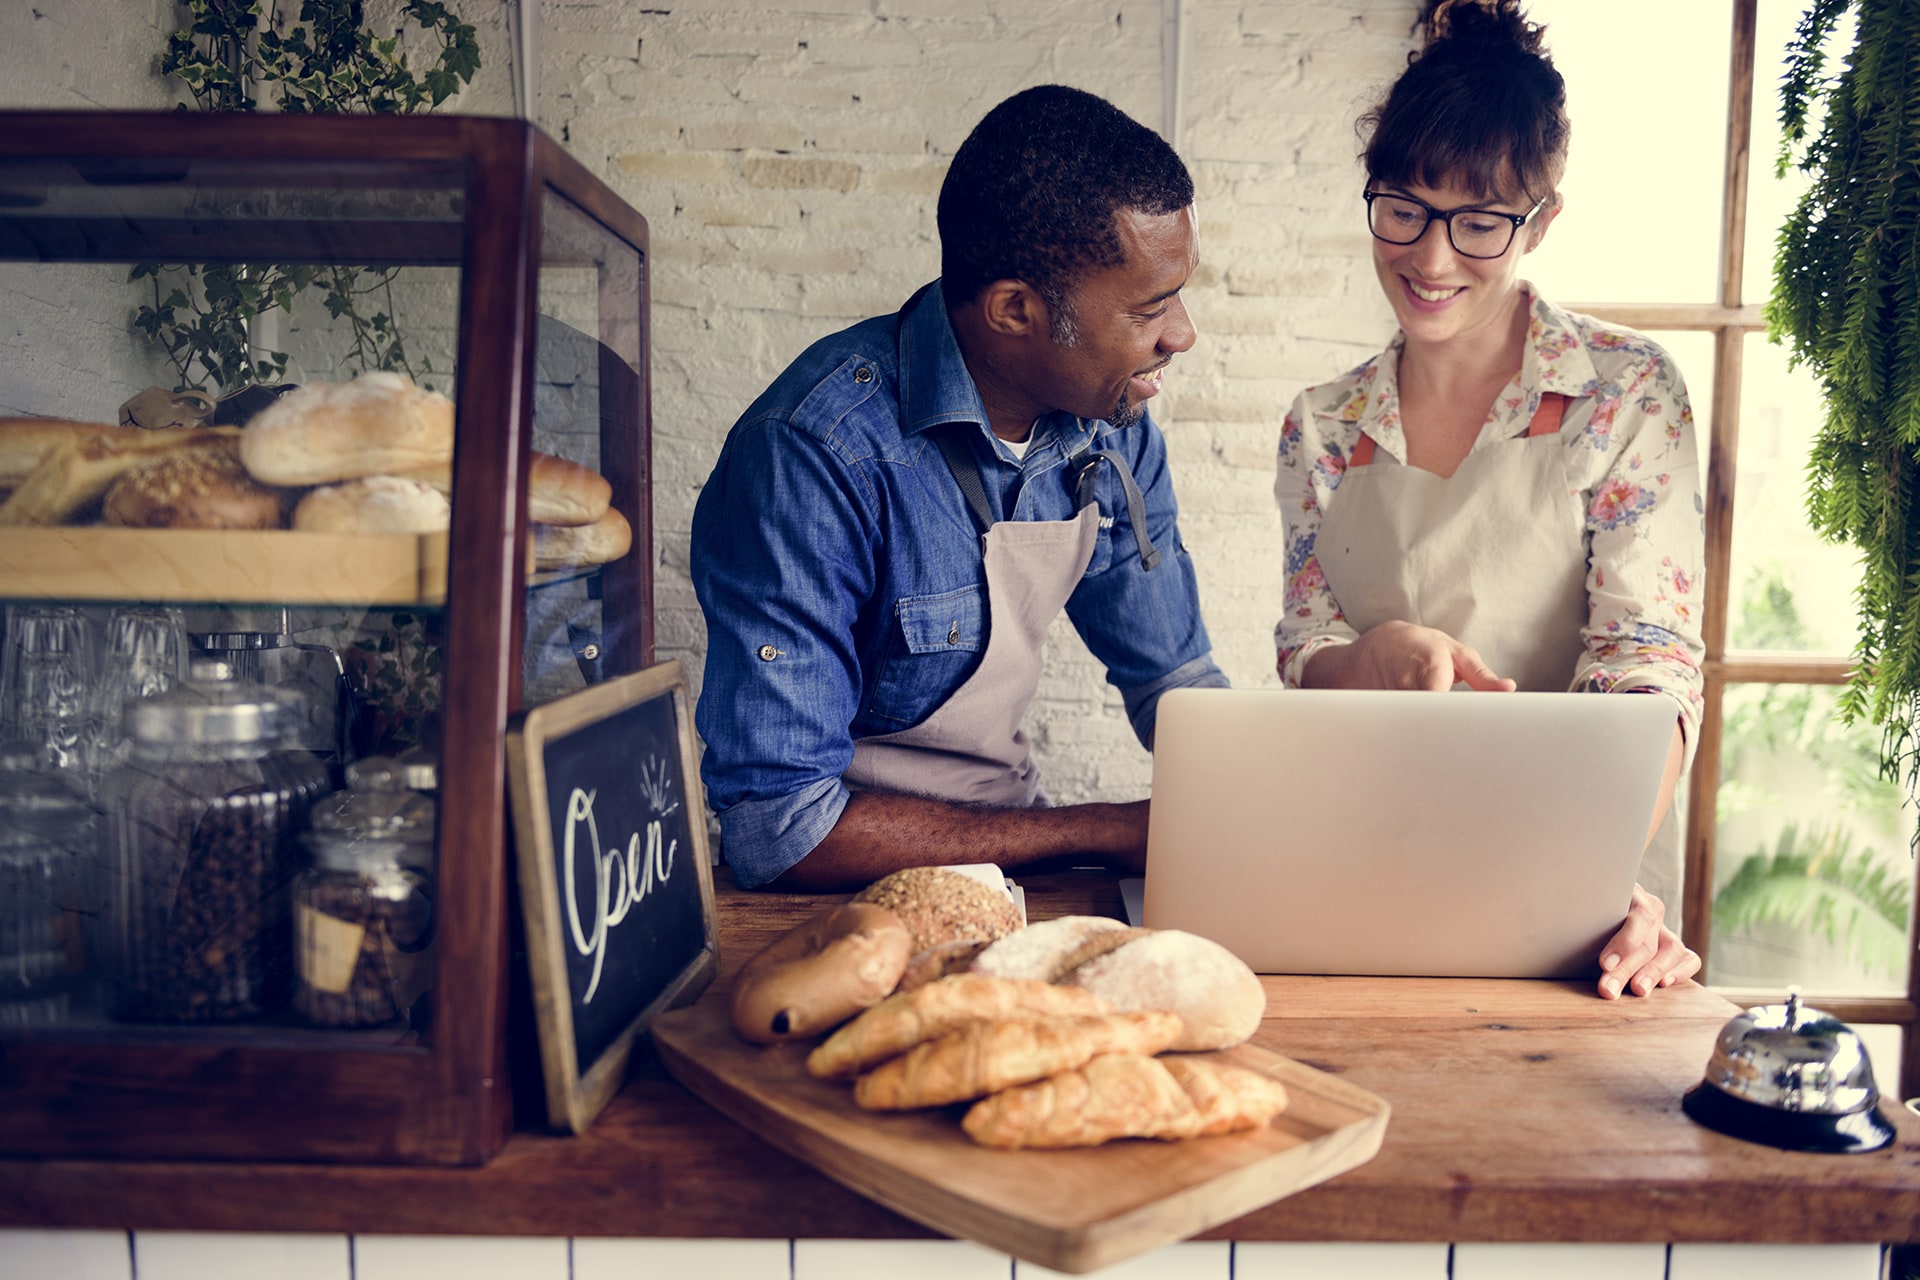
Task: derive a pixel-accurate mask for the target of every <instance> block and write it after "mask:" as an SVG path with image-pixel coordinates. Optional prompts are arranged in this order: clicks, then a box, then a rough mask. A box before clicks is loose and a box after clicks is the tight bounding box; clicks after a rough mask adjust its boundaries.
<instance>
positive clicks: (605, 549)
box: [532, 507, 633, 569]
mask: <svg viewBox="0 0 1920 1280" xmlns="http://www.w3.org/2000/svg"><path fill="white" fill-rule="evenodd" d="M532 538H533V567H534V568H536V569H572V568H578V567H580V566H582V565H594V564H609V563H611V562H613V561H615V560H618V559H619V558H620V557H621V556H624V555H625V554H627V552H628V551H629V550H631V549H632V547H633V526H631V525H629V524H628V523H627V518H626V517H625V516H623V515H621V514H620V513H619V511H617V510H615V509H614V508H612V507H608V508H607V509H606V511H605V512H604V513H603V514H602V515H601V517H600V518H599V519H598V520H596V521H594V522H593V523H592V524H580V525H566V524H536V525H534V526H533V535H532Z"/></svg>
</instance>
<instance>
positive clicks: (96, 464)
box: [0, 427, 237, 526]
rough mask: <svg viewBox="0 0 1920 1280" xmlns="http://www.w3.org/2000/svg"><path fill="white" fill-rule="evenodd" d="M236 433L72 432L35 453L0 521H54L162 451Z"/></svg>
mask: <svg viewBox="0 0 1920 1280" xmlns="http://www.w3.org/2000/svg"><path fill="white" fill-rule="evenodd" d="M235 434H237V432H236V430H235V429H234V428H232V427H192V428H185V429H178V430H174V429H169V430H165V431H142V430H140V429H139V428H137V427H112V428H108V429H106V430H103V431H100V432H97V433H87V434H80V435H76V436H73V437H71V438H69V439H67V440H66V441H65V442H63V443H61V444H59V445H56V446H55V447H54V448H53V449H51V450H49V451H48V452H47V454H46V455H45V456H44V457H42V458H41V459H40V462H39V464H38V465H36V466H35V467H34V469H33V471H32V473H31V474H30V475H28V476H27V478H26V481H25V482H24V483H22V484H21V486H20V487H19V488H17V489H15V490H14V491H13V492H12V493H11V494H9V495H8V496H7V500H6V501H5V502H4V503H0V525H13V526H18V525H52V524H60V523H62V522H64V521H65V520H67V519H68V518H69V517H70V516H72V515H73V514H74V513H75V512H77V511H79V510H81V509H82V508H83V507H85V506H86V505H87V504H88V503H91V502H96V501H98V500H99V499H100V497H101V495H103V494H104V493H106V491H107V490H108V489H109V488H110V487H112V485H113V482H114V481H116V480H118V479H119V478H120V477H121V476H123V475H125V474H127V473H128V472H129V471H132V470H133V469H134V468H136V467H139V466H142V465H144V464H146V463H149V462H152V461H153V460H154V459H156V458H158V457H160V456H161V455H162V454H167V453H172V452H174V451H175V450H178V449H186V448H189V447H191V446H195V445H204V444H209V443H211V442H213V441H216V440H222V439H226V438H228V437H230V436H233V435H235Z"/></svg>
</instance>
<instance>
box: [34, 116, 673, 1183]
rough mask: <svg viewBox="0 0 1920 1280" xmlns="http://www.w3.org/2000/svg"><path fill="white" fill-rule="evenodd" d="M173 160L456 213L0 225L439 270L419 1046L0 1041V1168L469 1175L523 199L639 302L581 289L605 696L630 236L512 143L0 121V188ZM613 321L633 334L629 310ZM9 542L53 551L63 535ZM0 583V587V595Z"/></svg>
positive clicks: (500, 940) (492, 812)
mask: <svg viewBox="0 0 1920 1280" xmlns="http://www.w3.org/2000/svg"><path fill="white" fill-rule="evenodd" d="M195 162H206V163H208V164H211V165H217V166H220V167H222V168H223V169H224V170H225V171H228V172H231V171H232V170H233V169H234V168H235V167H236V166H239V167H242V168H243V169H244V170H245V171H246V172H247V174H248V175H249V176H250V177H257V180H258V182H259V183H260V184H261V185H262V186H263V187H264V186H267V185H269V184H271V183H273V182H274V181H276V180H277V179H283V178H286V177H288V176H289V175H297V174H300V173H308V174H310V173H311V171H312V169H313V168H314V167H315V166H320V167H324V168H327V169H329V170H332V171H335V172H336V174H337V181H338V183H339V184H340V185H341V186H349V187H350V186H351V185H352V184H353V183H355V182H357V181H359V180H360V179H361V177H362V176H363V175H374V174H378V175H379V176H381V177H382V178H386V179H390V178H391V177H392V173H391V172H390V171H388V170H389V169H390V167H391V166H395V165H399V166H406V167H411V168H412V169H413V170H414V171H416V172H418V173H421V174H427V173H431V174H432V175H434V179H433V181H432V182H431V183H429V182H425V181H423V182H422V185H423V186H432V187H435V188H442V187H449V186H459V187H461V188H463V205H462V210H461V211H460V212H459V213H449V214H448V215H447V216H446V217H445V218H443V219H440V220H438V221H408V222H392V223H386V222H377V221H360V222H343V221H330V222H327V223H326V224H324V226H321V224H309V223H302V222H299V221H295V220H291V219H281V220H279V221H269V220H264V219H251V220H233V221H220V222H218V223H217V224H216V223H215V222H212V221H209V220H206V219H179V218H167V217H159V218H141V219H136V218H98V219H89V218H68V219H62V220H60V221H59V222H58V224H57V225H56V224H55V223H54V222H53V220H51V219H42V220H40V222H38V223H35V222H34V221H33V220H32V219H31V218H30V217H24V216H16V211H15V210H13V209H0V261H9V262H36V261H38V262H58V261H65V262H136V261H172V262H179V261H191V262H212V261H245V260H253V261H328V260H334V261H355V262H362V263H366V264H372V265H400V264H422V265H428V264H430V265H436V266H458V267H459V268H460V272H461V274H460V313H459V319H458V352H459V357H458V368H457V371H456V384H455V386H454V388H453V392H454V401H455V403H456V404H457V405H458V406H459V410H458V424H459V425H458V445H457V448H456V450H455V457H454V465H453V498H452V502H453V521H452V527H451V530H450V531H449V534H448V535H447V538H446V539H445V542H444V551H442V550H440V549H439V548H437V547H435V546H433V545H426V546H422V547H417V548H412V549H409V548H404V547H402V548H398V549H397V550H398V551H399V552H400V554H401V559H402V562H403V563H404V560H405V558H406V556H407V555H409V554H411V555H416V556H417V557H418V558H419V560H420V561H421V562H422V564H423V565H427V564H431V563H432V562H434V561H436V560H443V563H444V569H443V570H441V571H440V572H441V573H442V580H443V581H444V584H445V592H444V595H445V604H444V609H445V612H446V619H447V634H448V636H449V637H451V638H450V639H449V641H448V643H447V649H446V658H447V662H446V672H447V674H446V676H445V681H446V683H445V688H444V691H443V703H442V717H443V741H442V743H441V745H440V819H439V874H438V880H437V906H438V933H437V938H436V944H435V947H436V955H435V975H434V986H433V991H434V997H435V1008H434V1020H433V1025H432V1028H431V1030H430V1032H429V1034H428V1035H427V1037H426V1040H425V1043H423V1044H421V1045H418V1046H407V1047H396V1046H393V1045H391V1044H385V1045H375V1044H370V1043H364V1042H359V1041H355V1040H354V1039H353V1038H352V1037H351V1036H345V1037H343V1036H340V1035H328V1034H325V1033H319V1032H300V1031H298V1030H297V1029H294V1028H287V1029H284V1031H279V1030H276V1029H274V1028H269V1027H248V1028H243V1029H236V1030H235V1031H233V1032H231V1033H229V1032H223V1031H220V1030H212V1029H198V1028H195V1029H181V1028H164V1029H162V1028H155V1029H143V1028H137V1027H127V1028H112V1029H110V1030H93V1029H86V1030H82V1029H78V1028H75V1029H64V1030H63V1029H59V1028H49V1029H45V1030H34V1031H9V1032H7V1033H6V1034H5V1035H4V1036H3V1037H0V1153H4V1154H10V1155H25V1156H97V1157H112V1158H118V1159H196V1158H211V1159H231V1160H249V1161H282V1160H284V1161H341V1162H364V1163H404V1164H443V1165H461V1164H465V1165H472V1164H480V1163H484V1162H485V1161H486V1160H487V1159H488V1158H489V1157H491V1156H492V1155H493V1154H494V1153H496V1152H497V1151H498V1150H499V1149H500V1147H501V1146H502V1145H503V1144H504V1142H505V1141H506V1138H507V1135H508V1133H509V1131H510V1129H511V1126H512V1103H511V1099H510V1091H509V1088H508V1078H507V1070H508V1054H507V1026H506V1023H507V1008H508V987H509V945H508V938H509V931H508V920H509V916H508V875H507V856H508V851H507V839H508V832H509V827H508V823H507V818H506V795H505V786H504V779H505V773H506V745H505V730H506V726H507V722H508V718H509V717H510V716H512V715H513V714H515V713H516V712H518V711H521V710H523V709H524V708H523V707H522V705H521V703H522V691H521V677H520V671H521V661H520V657H521V653H522V651H523V647H524V637H523V635H522V632H523V629H524V618H525V592H526V589H527V584H528V580H529V577H530V574H529V570H528V566H527V562H526V559H525V557H523V556H518V555H514V554H511V552H510V549H511V548H515V547H524V546H525V545H526V540H527V534H528V517H527V494H526V478H525V477H526V473H527V466H528V455H529V451H530V449H531V447H532V424H533V385H534V374H535V354H536V353H535V341H534V338H535V332H536V308H537V302H538V296H539V275H540V270H541V266H542V261H543V260H542V253H541V245H542V211H543V207H544V204H545V196H546V195H547V194H548V193H552V194H553V195H555V196H557V197H560V198H561V199H563V200H565V201H567V202H570V203H571V204H572V205H573V206H574V208H575V209H577V210H578V211H579V212H580V213H582V214H583V215H585V217H586V218H588V219H590V220H591V221H592V222H595V223H597V224H598V225H599V227H600V228H602V229H604V230H606V231H608V232H610V233H611V235H612V237H613V238H614V239H615V240H618V241H624V242H625V243H626V245H627V246H629V247H631V248H632V249H633V250H634V251H635V254H636V258H637V262H638V264H639V268H640V270H639V279H638V289H637V297H635V296H633V293H632V292H628V291H625V290H624V289H623V288H621V287H606V284H605V281H606V276H605V273H604V272H603V275H602V281H603V287H602V288H601V290H600V303H599V305H600V308H601V334H602V336H603V337H604V336H605V335H607V334H609V333H616V334H618V335H621V336H622V337H623V338H626V339H628V340H630V341H631V342H632V343H633V344H634V345H633V351H634V358H633V359H628V358H623V357H622V356H620V355H618V354H616V353H615V352H613V351H612V350H611V349H610V348H609V347H608V346H607V344H606V342H604V341H603V342H602V343H601V348H600V370H599V377H600V383H599V387H600V469H601V470H602V472H603V473H604V474H605V475H606V476H607V477H608V479H609V480H610V481H611V482H612V485H613V492H614V497H613V504H614V506H615V507H617V508H618V509H619V510H620V511H621V512H622V514H624V515H625V516H626V517H627V519H628V522H629V523H630V524H631V525H632V527H633V531H634V538H633V548H632V550H631V552H630V553H629V554H628V555H626V556H625V557H623V558H622V559H621V560H619V561H616V562H614V563H613V564H610V565H607V566H605V567H604V569H603V570H602V571H601V597H602V601H603V630H604V635H603V663H604V668H603V669H604V672H605V674H606V675H608V676H613V675H619V674H624V673H627V672H632V671H639V670H641V669H643V668H645V667H647V666H649V665H651V664H652V662H653V617H652V599H653V559H654V543H653V521H652V514H653V513H652V502H651V474H650V473H651V465H652V464H651V439H652V434H651V421H650V403H651V396H650V388H649V374H648V356H647V353H648V349H649V342H648V337H649V334H648V289H647V279H648V266H649V257H648V240H647V224H646V221H645V219H644V218H642V217H641V216H640V215H639V214H638V213H637V212H635V211H634V210H633V209H632V208H631V207H630V206H628V205H627V204H626V203H624V202H623V201H622V200H620V199H619V197H617V196H616V195H614V193H613V192H612V191H611V190H610V189H609V188H608V187H607V186H605V184H603V183H602V182H600V181H599V180H598V179H597V178H595V177H594V176H593V175H592V174H591V173H589V172H588V171H587V170H586V169H585V168H584V167H583V166H581V165H580V164H579V163H577V162H576V161H574V160H573V159H572V158H570V157H569V156H567V155H566V154H565V153H564V152H563V151H562V150H561V149H560V147H559V146H558V145H557V144H556V143H555V142H554V141H553V140H552V139H550V138H549V137H547V136H546V135H544V134H542V133H541V132H540V131H539V130H538V129H537V128H535V127H534V126H532V125H530V124H528V123H526V122H524V121H518V120H506V119H489V118H481V117H473V116H448V117H438V118H413V117H406V118H395V117H391V116H383V117H315V116H292V115H240V114H232V115H199V114H191V113H184V112H176V113H116V112H85V113H81V112H47V113H42V112H0V165H5V164H8V163H12V164H16V165H18V164H22V163H26V164H41V163H47V164H56V165H66V164H71V165H75V166H80V167H81V168H82V171H84V172H90V173H91V172H101V173H105V174H108V175H119V176H120V177H122V178H125V177H135V176H138V175H139V174H142V173H147V174H169V173H174V174H177V173H178V172H179V170H180V169H181V167H182V166H192V165H193V164H195ZM448 175H452V177H451V179H449V178H448ZM570 265H585V264H578V263H575V264H570ZM623 295H624V296H623ZM634 304H637V309H638V314H637V315H636V314H632V313H631V312H629V311H627V310H626V308H627V307H628V306H631V305H634ZM610 308H611V310H610ZM130 340H132V339H131V338H130ZM71 532H75V533H78V532H81V531H71ZM98 532H99V533H101V534H107V533H116V532H120V531H106V530H101V531H98ZM10 533H11V531H0V535H6V534H10ZM34 536H35V537H39V538H51V539H53V541H54V542H55V543H58V542H60V540H61V539H62V536H63V535H62V534H61V532H60V531H51V530H50V531H34ZM254 536H256V537H266V538H272V537H276V536H279V537H286V538H298V537H303V536H305V535H295V534H286V535H274V534H262V535H254ZM73 541H75V539H71V538H68V539H67V542H69V543H71V542H73ZM78 541H80V542H82V543H84V542H85V541H86V539H85V538H81V539H78ZM128 545H132V544H128ZM149 547H150V543H149ZM110 549H111V546H110ZM69 550H71V548H70V547H69ZM256 550H257V548H256ZM388 550H389V551H392V550H395V548H388ZM76 554H82V555H84V554H86V553H85V551H84V549H83V551H82V552H80V553H76ZM403 572H404V570H403ZM432 580H433V574H432V573H431V572H428V573H423V575H422V577H421V582H422V584H423V585H422V589H421V596H422V601H421V602H422V603H426V602H430V601H431V600H432V599H433V594H434V593H433V591H432ZM22 586H23V584H22V581H21V580H18V579H15V580H12V581H11V582H9V580H8V579H7V578H6V576H5V575H4V573H0V594H5V595H13V594H16V593H17V592H19V591H20V590H22ZM231 589H232V588H231V587H230V586H229V585H224V584H223V585H220V586H218V587H213V588H208V594H206V595H203V596H200V597H197V598H215V599H217V598H221V595H220V593H222V592H225V591H228V590H231ZM346 589H347V590H348V591H349V593H351V591H352V588H351V587H350V586H349V587H348V588H346ZM182 591H184V592H185V593H186V595H187V597H188V598H195V597H194V596H193V593H192V590H191V589H188V588H182ZM400 594H402V595H404V588H402V589H401V592H400ZM95 598H98V597H95ZM291 602H295V603H297V601H291Z"/></svg>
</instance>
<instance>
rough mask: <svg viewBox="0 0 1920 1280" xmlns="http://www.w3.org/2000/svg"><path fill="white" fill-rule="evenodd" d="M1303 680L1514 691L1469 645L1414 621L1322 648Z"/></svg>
mask: <svg viewBox="0 0 1920 1280" xmlns="http://www.w3.org/2000/svg"><path fill="white" fill-rule="evenodd" d="M1304 676H1305V684H1306V686H1307V687H1308V688H1318V689H1432V690H1445V689H1451V688H1453V686H1454V685H1456V684H1458V683H1460V682H1462V681H1465V682H1466V684H1467V687H1468V688H1471V689H1480V690H1485V691H1488V692H1495V693H1499V692H1512V690H1513V688H1514V682H1513V681H1512V680H1509V679H1507V678H1505V677H1504V676H1499V675H1496V674H1494V671H1493V668H1491V667H1489V666H1488V665H1487V664H1486V663H1485V662H1484V661H1482V660H1481V658H1480V655H1479V654H1478V653H1476V652H1475V651H1474V650H1473V648H1472V647H1471V646H1469V645H1464V644H1461V643H1460V642H1459V641H1458V640H1455V639H1454V638H1453V637H1452V636H1450V635H1448V634H1447V633H1446V632H1444V631H1436V630H1435V629H1434V628H1432V627H1421V626H1415V625H1414V624H1413V623H1411V622H1383V623H1381V624H1380V625H1379V626H1376V627H1370V628H1368V629H1367V630H1366V631H1365V632H1363V633H1361V635H1360V638H1359V639H1357V640H1355V641H1354V642H1353V643H1352V644H1342V645H1332V646H1329V647H1328V648H1326V649H1323V650H1322V651H1321V652H1319V653H1317V654H1315V655H1314V656H1313V657H1312V658H1311V659H1310V660H1309V661H1308V662H1307V669H1306V671H1305V673H1304Z"/></svg>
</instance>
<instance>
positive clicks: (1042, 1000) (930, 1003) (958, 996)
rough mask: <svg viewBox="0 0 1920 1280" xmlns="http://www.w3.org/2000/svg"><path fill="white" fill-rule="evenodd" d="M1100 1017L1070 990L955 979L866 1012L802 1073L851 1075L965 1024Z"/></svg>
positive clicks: (964, 976) (963, 976)
mask: <svg viewBox="0 0 1920 1280" xmlns="http://www.w3.org/2000/svg"><path fill="white" fill-rule="evenodd" d="M1105 1012H1107V1003H1106V1001H1104V1000H1102V999H1100V997H1098V996H1096V995H1093V994H1091V993H1089V992H1086V991H1081V990H1078V989H1076V988H1074V987H1057V986H1054V985H1052V984H1051V983H1046V982H1031V981H1026V980H1021V979H1013V978H990V977H987V976H986V975H985V974H978V973H956V974H953V975H951V976H949V977H945V978H940V979H938V980H936V981H934V982H930V983H928V984H927V985H926V986H923V987H917V988H915V989H914V990H912V991H904V992H900V993H898V994H895V995H891V996H888V997H887V998H886V999H885V1000H882V1001H881V1002H880V1003H879V1004H876V1005H875V1006H873V1008H871V1009H868V1010H867V1011H866V1012H865V1013H863V1014H861V1015H860V1016H859V1017H857V1018H855V1019H854V1020H853V1021H852V1022H849V1023H848V1024H847V1025H846V1026H844V1027H841V1028H840V1029H839V1030H838V1031H836V1032H834V1033H833V1034H832V1035H831V1036H828V1037H827V1039H826V1042H825V1043H823V1044H822V1045H820V1047H819V1048H817V1049H815V1050H814V1051H813V1052H812V1053H811V1054H810V1055H808V1057H807V1071H808V1072H809V1073H810V1074H812V1075H816V1076H820V1077H823V1078H838V1077H845V1076H851V1075H855V1074H857V1073H859V1072H861V1071H865V1070H866V1069H867V1068H868V1067H870V1066H872V1065H874V1064H875V1063H877V1062H882V1061H884V1060H886V1059H887V1058H891V1057H893V1056H894V1055H895V1054H898V1053H902V1052H904V1051H906V1050H907V1049H910V1048H912V1047H913V1046H914V1045H916V1044H919V1043H921V1042H922V1041H924V1040H931V1039H933V1038H934V1037H935V1036H939V1035H942V1034H944V1033H946V1032H948V1031H951V1030H953V1029H954V1028H955V1027H958V1026H960V1025H962V1024H964V1023H968V1022H979V1021H985V1020H989V1019H993V1018H1009V1017H1018V1016H1022V1015H1026V1016H1031V1017H1068V1016H1073V1015H1079V1014H1093V1013H1105Z"/></svg>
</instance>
